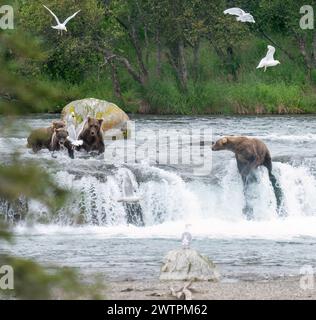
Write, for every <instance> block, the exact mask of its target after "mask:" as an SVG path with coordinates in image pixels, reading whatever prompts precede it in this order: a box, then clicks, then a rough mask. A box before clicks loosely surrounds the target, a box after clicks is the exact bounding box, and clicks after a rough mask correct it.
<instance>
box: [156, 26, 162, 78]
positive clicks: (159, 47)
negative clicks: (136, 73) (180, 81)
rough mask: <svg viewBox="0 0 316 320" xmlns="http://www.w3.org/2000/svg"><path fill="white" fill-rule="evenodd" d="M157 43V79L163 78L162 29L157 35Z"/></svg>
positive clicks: (158, 30)
mask: <svg viewBox="0 0 316 320" xmlns="http://www.w3.org/2000/svg"><path fill="white" fill-rule="evenodd" d="M156 42H157V65H156V73H157V77H158V78H160V77H161V39H160V29H159V28H158V29H157V34H156Z"/></svg>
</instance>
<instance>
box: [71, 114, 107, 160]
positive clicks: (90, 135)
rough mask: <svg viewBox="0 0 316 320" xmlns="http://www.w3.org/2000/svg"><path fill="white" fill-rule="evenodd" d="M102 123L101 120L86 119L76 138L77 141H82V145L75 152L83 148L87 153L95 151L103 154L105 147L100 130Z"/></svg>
mask: <svg viewBox="0 0 316 320" xmlns="http://www.w3.org/2000/svg"><path fill="white" fill-rule="evenodd" d="M102 122H103V119H95V118H91V117H88V118H87V121H86V123H85V125H84V127H83V129H82V132H81V133H80V134H79V137H78V140H82V141H83V143H82V145H81V146H78V147H77V150H80V149H81V148H83V149H84V150H86V151H87V152H91V151H97V152H98V153H99V154H101V153H103V152H104V150H105V147H104V141H103V135H102V130H101V128H102Z"/></svg>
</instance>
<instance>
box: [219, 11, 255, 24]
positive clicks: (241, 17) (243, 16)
mask: <svg viewBox="0 0 316 320" xmlns="http://www.w3.org/2000/svg"><path fill="white" fill-rule="evenodd" d="M224 14H230V15H233V16H237V17H236V20H237V21H240V22H252V23H255V19H254V18H253V16H252V15H251V14H250V13H248V12H245V11H244V10H242V9H240V8H230V9H227V10H225V11H224Z"/></svg>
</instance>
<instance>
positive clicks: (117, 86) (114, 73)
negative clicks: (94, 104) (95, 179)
mask: <svg viewBox="0 0 316 320" xmlns="http://www.w3.org/2000/svg"><path fill="white" fill-rule="evenodd" d="M109 65H110V68H111V78H112V83H113V91H114V95H115V97H116V98H118V99H120V100H123V97H122V90H121V84H120V81H119V78H118V73H117V67H116V65H115V63H114V62H113V61H110V63H109Z"/></svg>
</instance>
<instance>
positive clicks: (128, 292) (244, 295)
mask: <svg viewBox="0 0 316 320" xmlns="http://www.w3.org/2000/svg"><path fill="white" fill-rule="evenodd" d="M299 281H300V279H299V278H298V277H289V278H284V279H281V280H280V279H278V280H267V281H238V282H221V281H219V282H207V281H199V282H193V283H192V285H191V291H192V295H193V300H302V299H308V300H316V283H315V285H314V288H313V289H306V290H303V289H301V288H300V282H299ZM186 283H187V282H182V281H168V282H167V281H159V280H144V281H111V282H108V285H107V293H106V299H110V300H116V299H119V300H166V299H174V297H172V296H171V294H170V287H173V288H174V289H176V290H178V289H181V288H182V287H183V286H184V285H185V284H186Z"/></svg>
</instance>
